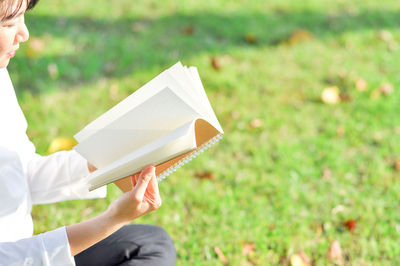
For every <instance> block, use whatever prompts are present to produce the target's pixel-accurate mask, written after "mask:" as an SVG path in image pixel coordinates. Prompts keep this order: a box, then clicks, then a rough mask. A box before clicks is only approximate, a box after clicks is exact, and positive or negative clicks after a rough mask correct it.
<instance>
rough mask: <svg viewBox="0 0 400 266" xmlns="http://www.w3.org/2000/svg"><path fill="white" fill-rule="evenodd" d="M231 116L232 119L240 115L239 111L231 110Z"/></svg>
mask: <svg viewBox="0 0 400 266" xmlns="http://www.w3.org/2000/svg"><path fill="white" fill-rule="evenodd" d="M231 117H232V118H233V119H238V118H239V117H240V113H239V112H238V111H233V112H232V113H231Z"/></svg>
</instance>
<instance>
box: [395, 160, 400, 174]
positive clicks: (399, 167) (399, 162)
mask: <svg viewBox="0 0 400 266" xmlns="http://www.w3.org/2000/svg"><path fill="white" fill-rule="evenodd" d="M393 169H394V170H395V171H396V172H399V171H400V158H397V159H396V160H394V163H393Z"/></svg>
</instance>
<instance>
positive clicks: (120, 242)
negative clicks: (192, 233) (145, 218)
mask: <svg viewBox="0 0 400 266" xmlns="http://www.w3.org/2000/svg"><path fill="white" fill-rule="evenodd" d="M74 258H75V263H76V265H77V266H92V265H93V266H94V265H95V266H103V265H104V266H114V265H124V266H128V265H155V266H156V265H157V266H158V265H162V266H168V265H174V264H175V259H176V251H175V247H174V243H173V242H172V240H171V238H170V236H169V235H168V234H167V233H166V232H165V231H164V229H162V228H161V227H158V226H154V225H142V224H131V225H127V226H124V227H123V228H121V229H120V230H118V231H117V232H115V233H114V234H112V235H110V236H109V237H107V238H106V239H103V240H102V241H100V242H99V243H97V244H95V245H93V246H91V247H90V248H88V249H86V250H84V251H82V252H81V253H79V254H78V255H76V256H75V257H74Z"/></svg>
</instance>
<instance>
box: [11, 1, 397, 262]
mask: <svg viewBox="0 0 400 266" xmlns="http://www.w3.org/2000/svg"><path fill="white" fill-rule="evenodd" d="M111 3H112V4H111ZM131 6H132V3H131V1H124V0H120V1H97V2H96V3H94V2H92V1H80V2H79V4H77V5H71V4H70V3H69V1H61V0H57V1H52V2H51V3H50V2H49V3H45V2H43V3H39V5H38V7H37V9H35V10H34V11H32V13H31V14H29V17H28V18H27V20H28V22H31V23H32V24H31V25H32V26H31V35H32V37H33V38H37V39H38V40H39V43H40V42H43V43H45V46H44V48H40V45H39V49H37V51H35V52H34V55H33V56H29V55H31V54H29V52H28V53H27V51H29V47H30V46H29V45H30V44H29V43H28V44H25V48H23V49H21V51H20V52H21V53H20V54H18V56H17V57H16V58H15V59H14V62H12V65H11V66H10V67H9V71H10V73H11V75H12V77H13V80H14V85H15V87H16V89H17V92H18V95H19V97H20V103H21V105H22V108H23V110H24V112H25V114H26V116H27V119H28V121H29V129H28V134H29V135H30V136H31V138H32V141H33V142H34V143H35V144H36V146H37V149H38V151H39V152H40V153H41V154H45V153H46V151H47V148H48V145H49V143H50V141H51V140H52V139H54V138H55V137H57V136H72V135H73V134H75V133H76V132H78V131H79V130H80V129H81V128H82V127H83V126H85V125H86V124H87V123H88V122H90V121H91V120H92V119H94V118H96V117H97V116H98V115H100V114H101V113H103V112H104V111H106V110H107V109H108V108H110V107H112V106H113V105H114V104H116V103H117V102H119V101H120V100H122V99H123V98H125V97H126V96H127V95H129V94H130V93H132V92H133V91H134V90H135V89H137V88H139V87H140V86H141V85H143V84H144V83H146V82H147V81H149V80H150V79H151V78H153V77H154V76H156V75H157V74H159V73H160V72H161V71H162V70H164V69H165V68H167V67H168V66H170V65H172V64H173V63H175V62H176V61H178V60H181V61H182V62H183V63H184V64H186V65H195V66H197V67H198V69H199V71H200V75H201V77H202V80H203V83H204V86H205V88H206V90H207V93H208V96H209V98H210V101H211V103H212V105H213V107H214V110H215V111H216V113H217V116H218V117H219V119H220V122H221V124H222V126H223V128H224V130H225V133H226V135H225V137H224V139H223V141H222V142H221V143H220V144H218V146H216V147H214V148H212V149H211V150H210V151H208V152H207V153H205V154H203V155H201V156H200V157H199V158H198V159H196V160H194V161H192V162H191V163H190V164H188V165H187V166H185V167H184V168H183V169H181V170H179V171H178V172H177V173H176V174H174V175H172V176H170V177H168V179H167V180H165V181H163V182H162V183H160V188H161V193H162V197H163V206H162V208H160V209H159V210H158V211H157V212H155V213H152V214H150V215H148V216H146V217H143V218H140V219H139V220H138V221H137V222H138V223H152V224H158V225H161V226H163V227H164V228H166V229H167V231H168V232H169V233H170V234H171V236H172V238H173V239H174V241H175V244H176V247H177V251H178V256H179V260H178V264H179V265H188V264H194V265H218V264H222V262H221V260H220V259H219V258H218V256H217V254H216V253H215V251H214V248H215V247H219V248H220V249H221V251H222V252H223V253H224V254H225V256H226V257H227V259H228V261H229V262H230V264H231V265H244V264H245V263H253V264H258V265H268V264H284V263H287V262H288V258H290V256H291V255H292V254H295V253H298V252H300V251H304V252H305V253H306V254H307V256H308V257H309V258H311V259H312V261H313V262H314V263H315V264H317V265H325V264H327V263H329V260H328V259H327V252H328V249H329V246H330V243H331V241H333V240H338V241H339V242H340V243H341V247H342V250H343V257H344V260H345V261H346V262H349V264H352V265H362V264H363V263H364V264H367V265H369V264H371V265H372V264H373V265H377V264H379V265H383V264H389V262H390V263H394V264H396V262H398V259H397V257H398V254H399V252H400V250H399V248H398V247H399V246H398V245H397V242H398V238H399V234H400V229H399V228H400V214H399V212H398V210H399V204H398V200H399V197H398V191H399V190H400V182H399V176H400V174H399V171H398V170H397V171H396V170H395V169H394V168H393V164H394V162H395V160H396V159H398V158H400V152H399V151H400V141H399V137H400V118H399V113H400V105H399V104H398V103H399V96H400V92H399V89H398V88H399V86H400V78H399V76H398V69H399V63H398V62H400V55H399V51H400V50H399V49H397V50H396V44H398V43H400V37H399V36H400V35H399V34H400V30H399V29H398V27H399V26H400V20H399V19H398V17H399V13H400V12H399V11H398V8H399V7H400V6H399V4H398V2H397V1H385V2H384V3H382V2H381V3H379V2H377V1H351V2H349V1H330V2H326V1H306V2H303V1H289V0H286V1H233V2H232V1H184V2H183V3H181V4H179V5H178V4H176V3H175V2H174V1H163V2H162V3H161V2H159V1H135V5H134V7H133V6H132V7H131ZM60 16H62V18H60ZM185 27H193V29H194V31H193V34H189V35H188V34H185ZM297 29H304V30H307V31H308V32H310V33H311V34H312V36H313V37H312V38H311V39H309V40H307V41H299V42H297V43H294V44H293V45H286V44H284V42H285V41H286V40H287V39H288V38H289V36H290V35H291V34H292V33H293V32H294V31H295V30H297ZM382 29H385V30H387V31H388V32H390V33H391V35H392V36H393V40H391V41H390V42H388V41H385V40H383V39H382V38H381V37H379V34H380V30H382ZM248 34H254V36H255V37H256V42H255V43H248V42H247V41H246V36H247V35H248ZM211 57H215V58H216V59H217V60H218V62H219V63H220V65H221V68H220V69H219V70H215V69H214V68H213V67H212V65H211ZM49 65H55V66H56V68H57V71H58V72H57V74H56V75H54V73H52V72H51V71H49ZM358 78H363V79H364V80H365V81H366V82H367V84H368V86H367V89H366V91H364V92H360V91H358V90H357V89H356V88H355V81H356V80H357V79H358ZM384 82H389V83H391V84H392V85H393V86H394V92H393V93H391V94H389V95H387V96H384V95H380V96H379V97H378V98H373V97H371V94H372V93H373V91H374V90H375V89H376V88H378V87H379V86H380V85H381V84H382V83H384ZM332 85H335V86H338V87H339V88H340V89H341V91H342V93H345V94H346V95H348V97H349V98H350V101H345V102H342V103H339V104H337V105H332V106H331V105H326V104H324V103H322V102H321V100H320V95H321V92H322V90H323V89H324V88H325V87H328V86H332ZM255 120H257V121H258V122H257V123H255V125H256V126H254V121H255ZM252 123H253V124H252ZM252 125H253V126H252ZM200 171H209V172H212V173H213V174H214V179H213V180H200V179H198V178H196V177H195V176H196V173H199V172H200ZM109 192H110V193H109V197H108V198H107V199H101V200H92V201H72V202H64V203H59V204H53V205H46V206H39V207H35V208H34V211H33V214H34V219H35V226H36V227H35V232H36V233H39V232H43V231H46V230H51V229H55V228H57V227H59V226H62V225H68V224H72V223H76V222H79V221H81V220H83V219H85V218H89V217H92V216H93V215H95V214H97V213H99V212H101V211H103V210H105V208H107V205H108V204H109V203H110V202H111V201H112V200H114V199H115V198H117V196H118V195H119V192H118V191H117V189H115V188H114V187H112V186H110V187H109ZM338 206H342V207H339V208H338ZM338 210H339V211H338ZM350 219H353V220H355V221H356V228H355V231H354V232H350V231H349V230H347V229H346V227H345V226H343V225H342V223H343V222H344V221H347V220H350ZM247 243H254V244H255V249H254V251H253V253H252V254H251V255H250V256H249V257H248V256H246V255H244V254H243V248H244V246H245V245H246V244H247ZM330 263H332V262H330Z"/></svg>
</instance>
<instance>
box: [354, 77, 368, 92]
mask: <svg viewBox="0 0 400 266" xmlns="http://www.w3.org/2000/svg"><path fill="white" fill-rule="evenodd" d="M367 86H368V84H367V82H366V81H365V80H364V79H363V78H358V79H357V80H356V89H357V90H358V91H365V90H366V89H367Z"/></svg>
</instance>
